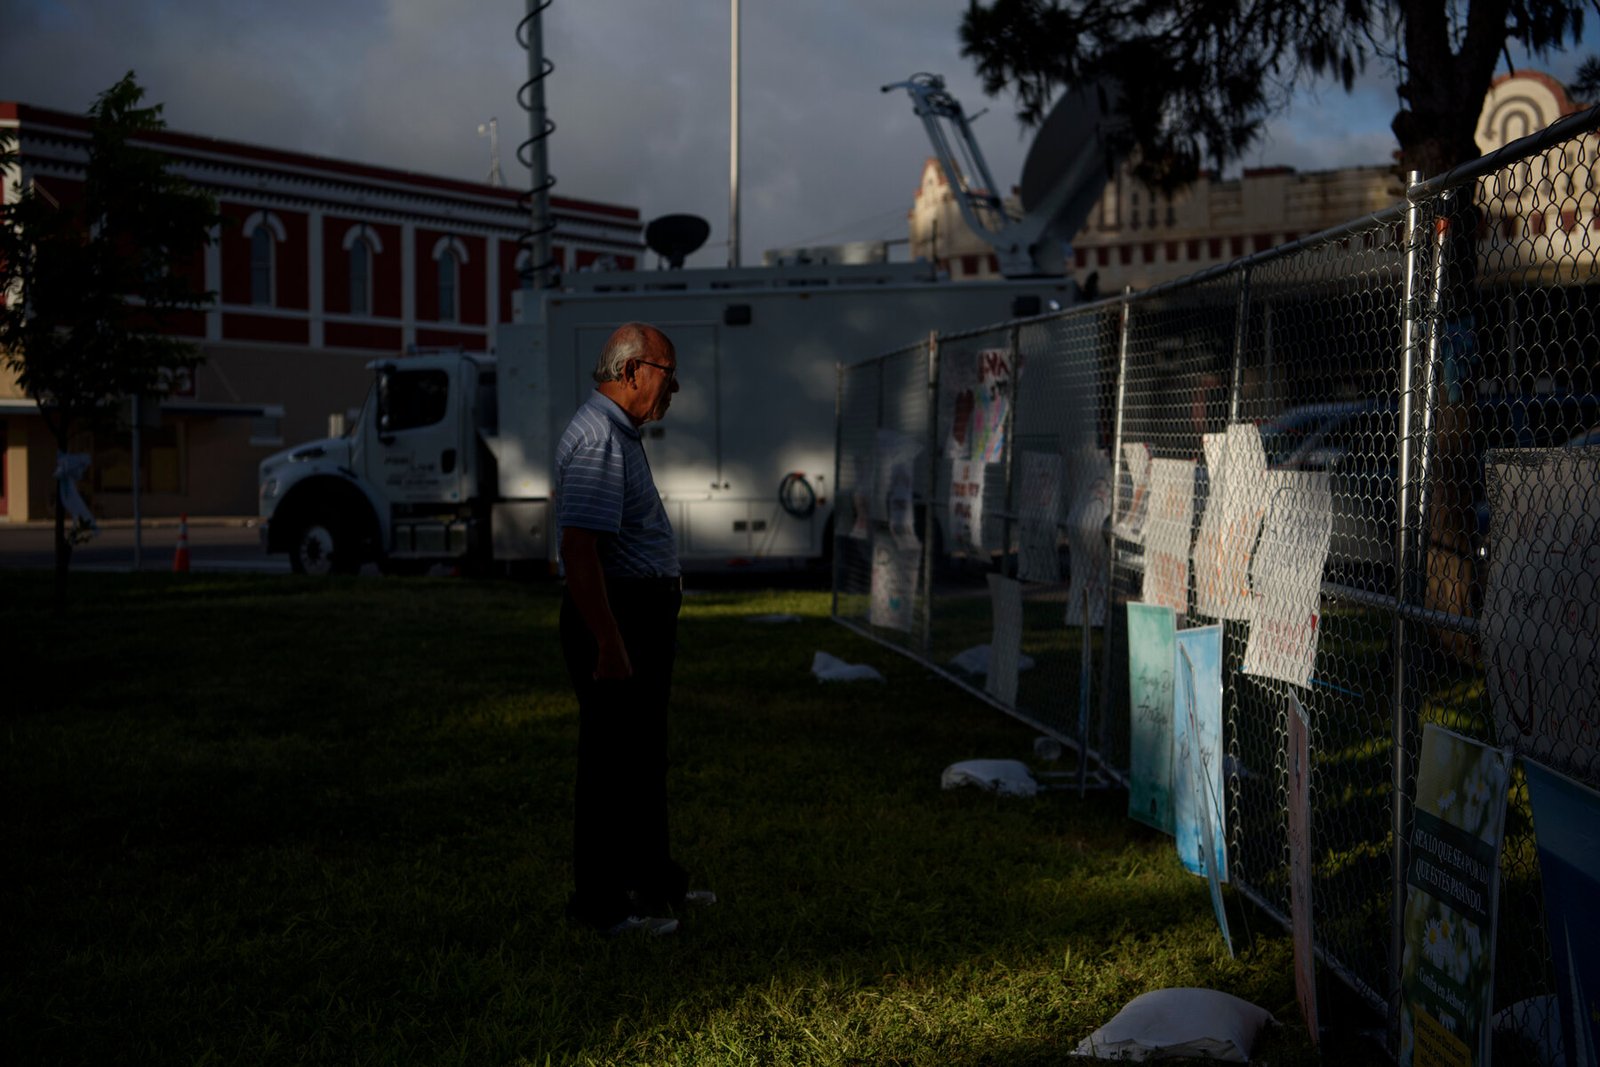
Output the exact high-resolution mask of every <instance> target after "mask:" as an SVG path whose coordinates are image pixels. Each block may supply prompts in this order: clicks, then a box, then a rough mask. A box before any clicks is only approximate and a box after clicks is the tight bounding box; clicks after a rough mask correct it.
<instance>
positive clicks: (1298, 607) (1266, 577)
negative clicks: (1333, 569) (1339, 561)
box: [1242, 471, 1333, 686]
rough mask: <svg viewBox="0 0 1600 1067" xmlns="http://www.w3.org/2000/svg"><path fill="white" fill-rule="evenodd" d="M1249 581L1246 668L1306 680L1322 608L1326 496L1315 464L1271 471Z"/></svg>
mask: <svg viewBox="0 0 1600 1067" xmlns="http://www.w3.org/2000/svg"><path fill="white" fill-rule="evenodd" d="M1270 484H1271V485H1272V496H1271V501H1270V502H1269V503H1268V505H1267V513H1266V517H1265V518H1264V519H1263V520H1262V523H1261V545H1260V547H1259V548H1257V549H1256V553H1255V558H1254V559H1252V560H1251V562H1250V585H1251V588H1252V589H1253V591H1254V592H1253V595H1252V598H1251V599H1252V601H1253V607H1252V608H1251V616H1252V620H1253V621H1252V622H1251V624H1250V639H1249V641H1248V642H1247V643H1246V644H1245V649H1244V664H1243V668H1242V669H1243V670H1244V672H1245V673H1246V674H1255V675H1260V676H1262V677H1264V678H1277V679H1279V680H1281V681H1285V682H1289V683H1291V684H1293V685H1298V686H1309V685H1310V684H1311V671H1312V668H1313V667H1314V666H1315V665H1316V661H1317V630H1318V625H1319V623H1320V621H1321V617H1322V616H1321V612H1322V569H1323V566H1324V565H1325V564H1326V563H1327V561H1328V544H1329V541H1330V540H1331V538H1332V537H1333V496H1332V494H1331V492H1330V491H1329V489H1328V476H1327V474H1325V473H1323V472H1321V471H1311V472H1284V471H1275V472H1273V475H1272V479H1271V482H1270Z"/></svg>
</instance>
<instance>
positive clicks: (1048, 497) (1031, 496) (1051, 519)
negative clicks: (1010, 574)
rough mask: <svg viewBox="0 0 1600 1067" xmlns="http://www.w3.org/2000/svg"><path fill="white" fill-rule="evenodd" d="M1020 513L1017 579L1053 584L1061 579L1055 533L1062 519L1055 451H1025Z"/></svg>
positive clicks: (1059, 476) (1058, 462)
mask: <svg viewBox="0 0 1600 1067" xmlns="http://www.w3.org/2000/svg"><path fill="white" fill-rule="evenodd" d="M1021 468H1022V469H1021V472H1020V473H1021V486H1020V496H1019V498H1018V504H1017V514H1018V517H1019V519H1020V520H1021V529H1020V530H1019V538H1018V540H1019V545H1018V552H1017V577H1018V578H1021V579H1022V580H1023V581H1025V582H1045V583H1049V584H1054V583H1056V582H1059V581H1060V580H1061V557H1060V553H1058V552H1057V551H1056V530H1057V527H1058V525H1059V523H1060V519H1061V468H1062V464H1061V457H1060V456H1058V455H1056V454H1055V453H1054V452H1024V453H1022V464H1021Z"/></svg>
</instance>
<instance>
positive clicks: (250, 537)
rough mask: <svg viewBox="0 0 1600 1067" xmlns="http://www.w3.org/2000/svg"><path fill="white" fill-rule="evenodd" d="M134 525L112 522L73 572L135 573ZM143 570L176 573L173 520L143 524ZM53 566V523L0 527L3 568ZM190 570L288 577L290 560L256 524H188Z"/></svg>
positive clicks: (85, 547) (79, 555)
mask: <svg viewBox="0 0 1600 1067" xmlns="http://www.w3.org/2000/svg"><path fill="white" fill-rule="evenodd" d="M134 533H135V532H134V529H133V523H132V522H123V521H111V522H107V523H105V524H103V525H102V527H101V530H100V532H99V533H98V534H97V535H96V536H95V537H94V538H93V539H92V540H90V541H89V542H87V543H86V544H82V545H79V546H77V548H75V549H74V550H73V553H72V569H73V570H75V571H80V570H81V571H131V570H133V569H134ZM139 539H140V541H141V542H142V546H141V551H140V553H139V567H140V569H141V570H147V571H166V570H171V569H172V557H173V553H174V551H175V549H176V548H177V543H178V524H177V523H176V522H175V521H173V520H171V519H154V520H149V521H147V522H145V524H144V527H143V529H142V530H141V531H140V537H139ZM53 566H55V527H54V526H53V525H51V524H50V523H34V522H25V523H3V522H0V568H20V569H35V568H48V567H53ZM189 569H190V570H192V571H209V572H216V571H239V572H250V573H258V574H287V573H289V558H288V557H287V556H284V555H273V556H269V555H267V554H266V553H265V552H263V551H262V550H261V538H260V534H259V531H258V530H257V528H256V526H255V525H254V523H253V521H252V520H249V519H238V518H210V519H191V520H189Z"/></svg>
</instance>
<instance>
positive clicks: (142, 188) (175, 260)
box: [0, 71, 220, 582]
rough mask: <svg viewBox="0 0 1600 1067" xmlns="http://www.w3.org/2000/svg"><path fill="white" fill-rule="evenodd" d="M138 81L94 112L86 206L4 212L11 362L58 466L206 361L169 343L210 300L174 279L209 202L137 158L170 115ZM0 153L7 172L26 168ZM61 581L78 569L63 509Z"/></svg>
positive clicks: (1, 253) (1, 272)
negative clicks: (93, 433) (135, 401)
mask: <svg viewBox="0 0 1600 1067" xmlns="http://www.w3.org/2000/svg"><path fill="white" fill-rule="evenodd" d="M143 98H144V90H143V89H142V88H140V87H139V84H138V83H137V82H136V81H135V80H134V75H133V72H132V71H130V72H128V74H127V75H126V76H125V77H124V78H123V79H122V80H121V81H119V82H117V84H115V85H113V86H112V87H111V88H110V89H107V90H106V91H105V92H103V93H101V94H100V96H99V97H98V98H97V99H96V100H95V103H94V106H92V107H91V108H90V109H89V120H90V142H89V158H88V163H87V165H86V167H85V172H84V182H83V189H82V195H81V196H73V197H66V196H63V197H60V198H58V197H56V196H53V195H52V194H51V193H50V192H49V191H48V190H47V189H45V188H41V187H40V186H38V185H36V184H30V185H29V186H27V187H25V188H23V189H22V191H21V195H20V196H19V197H18V198H17V199H15V200H14V201H11V202H8V203H6V204H4V205H0V294H4V299H0V359H3V360H4V361H5V365H6V366H7V367H8V368H9V369H10V370H12V371H13V372H14V373H15V374H16V376H17V382H18V384H19V385H20V386H21V387H22V389H23V391H24V392H25V393H26V394H27V395H28V396H29V397H30V398H32V399H33V400H35V401H37V402H38V404H39V410H40V412H41V413H42V415H43V416H44V421H45V425H46V426H47V427H48V428H49V430H50V433H51V436H52V437H53V438H54V439H55V442H56V448H57V449H58V451H60V452H63V453H65V452H68V451H70V449H71V444H72V440H73V435H74V434H75V433H78V432H80V431H82V430H85V429H94V428H96V427H99V426H104V425H106V424H108V422H109V421H110V420H111V419H112V417H113V414H114V412H115V411H117V410H118V409H119V407H120V405H121V404H122V402H123V400H124V398H127V397H130V396H155V395H160V394H161V393H162V392H163V391H164V389H165V387H166V384H167V383H168V382H169V381H170V380H171V378H172V376H173V375H174V374H175V373H181V372H183V371H186V370H188V369H191V368H193V367H194V366H195V365H196V364H197V363H199V361H200V358H201V357H200V352H199V350H198V349H197V348H196V347H195V346H194V345H192V344H190V343H188V342H186V341H182V340H179V339H178V338H176V337H173V336H171V335H169V334H167V333H164V332H163V330H164V329H165V328H166V326H167V324H168V323H169V321H170V318H171V316H172V314H173V313H174V312H177V311H180V310H192V309H196V308H199V307H202V306H204V305H205V304H206V303H208V302H209V301H210V300H211V299H212V294H210V293H208V292H205V291H203V290H201V289H199V288H197V287H196V285H195V282H194V279H192V278H190V277H187V276H186V275H185V273H184V272H183V271H181V270H178V269H176V268H177V266H178V265H179V264H181V263H183V262H184V261H185V260H186V259H187V258H188V257H190V256H191V255H192V254H193V253H194V251H195V250H196V249H197V248H201V247H203V246H205V245H206V244H207V243H209V241H210V240H211V232H212V228H213V226H215V224H216V223H217V222H218V220H219V218H220V216H219V215H218V214H217V211H216V205H215V203H214V201H213V200H212V198H211V197H210V196H209V195H208V194H206V193H204V192H203V191H201V190H198V189H196V188H194V187H193V186H192V185H190V184H189V182H187V181H186V180H185V179H184V178H182V177H181V176H179V175H176V174H173V173H171V172H170V171H169V170H168V159H167V157H166V155H165V154H164V153H162V152H160V151H158V150H156V149H153V148H149V147H146V146H144V145H140V144H136V143H134V142H135V139H136V138H138V137H139V136H140V135H141V134H146V133H149V132H151V131H155V130H160V129H163V128H165V126H166V122H165V120H164V119H163V118H162V117H161V106H160V105H159V104H158V105H155V106H152V107H141V106H140V102H141V101H142V100H143ZM17 159H18V156H17V150H16V145H15V143H14V141H13V140H11V139H10V138H8V139H7V141H6V142H3V143H0V172H3V171H5V170H6V168H7V167H8V166H10V165H13V164H15V163H16V162H17ZM55 510H56V575H57V580H58V582H64V581H65V577H66V571H67V565H68V562H69V560H70V558H71V544H70V542H69V541H68V539H67V536H66V525H65V516H64V513H63V512H64V509H63V508H62V506H61V501H60V499H59V496H58V499H57V501H56V509H55Z"/></svg>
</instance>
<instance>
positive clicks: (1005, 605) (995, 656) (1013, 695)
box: [983, 574, 1022, 705]
mask: <svg viewBox="0 0 1600 1067" xmlns="http://www.w3.org/2000/svg"><path fill="white" fill-rule="evenodd" d="M989 603H990V606H991V609H992V611H993V613H994V629H993V631H992V632H991V634H990V637H989V673H988V676H987V677H985V678H984V682H983V691H984V692H986V693H988V694H989V695H990V696H992V697H994V698H995V699H996V700H998V701H1000V703H1002V704H1006V705H1014V704H1016V702H1017V665H1018V663H1019V662H1020V660H1021V657H1022V586H1021V585H1020V584H1019V583H1018V582H1016V581H1015V580H1014V579H1011V578H1005V577H1002V576H1001V575H998V574H991V575H989Z"/></svg>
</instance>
